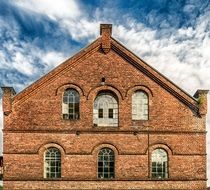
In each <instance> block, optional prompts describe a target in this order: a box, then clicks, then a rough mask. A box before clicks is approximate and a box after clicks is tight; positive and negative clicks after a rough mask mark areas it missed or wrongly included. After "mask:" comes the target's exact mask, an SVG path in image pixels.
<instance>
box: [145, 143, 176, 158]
mask: <svg viewBox="0 0 210 190" xmlns="http://www.w3.org/2000/svg"><path fill="white" fill-rule="evenodd" d="M155 149H163V150H165V151H166V152H167V154H168V156H169V155H173V151H172V149H171V148H170V147H169V146H168V145H166V144H151V145H150V146H149V153H150V154H151V153H152V151H154V150H155ZM146 153H147V154H148V149H147V151H146Z"/></svg>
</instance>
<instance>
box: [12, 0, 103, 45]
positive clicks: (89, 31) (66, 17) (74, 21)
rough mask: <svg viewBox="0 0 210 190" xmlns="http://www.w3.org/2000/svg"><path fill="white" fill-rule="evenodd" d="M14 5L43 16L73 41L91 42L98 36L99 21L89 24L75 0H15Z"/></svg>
mask: <svg viewBox="0 0 210 190" xmlns="http://www.w3.org/2000/svg"><path fill="white" fill-rule="evenodd" d="M15 4H16V5H17V6H19V7H21V8H23V9H25V10H28V11H33V12H37V13H40V14H43V15H45V16H47V17H49V18H50V19H52V20H54V21H56V22H57V23H58V24H59V25H60V27H61V28H63V29H64V30H66V31H68V32H69V34H70V35H71V36H72V38H73V39H74V40H77V41H80V40H82V39H85V38H86V39H87V38H88V40H89V41H92V40H93V39H94V38H95V37H96V36H98V34H99V29H98V26H99V23H100V22H99V21H92V22H90V21H89V20H88V18H86V16H85V13H84V12H83V11H82V10H80V8H79V4H78V1H75V0H55V1H53V3H52V1H51V0H17V1H15Z"/></svg>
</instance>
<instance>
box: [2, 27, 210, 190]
mask: <svg viewBox="0 0 210 190" xmlns="http://www.w3.org/2000/svg"><path fill="white" fill-rule="evenodd" d="M100 34H101V36H100V37H99V38H98V39H96V40H95V41H94V42H93V43H91V44H90V45H89V46H87V47H86V48H85V49H83V50H81V51H80V52H79V53H77V54H76V55H74V56H73V57H71V58H70V59H68V60H66V61H65V62H64V63H62V64H61V65H59V66H58V67H57V68H55V69H54V70H52V71H51V72H49V73H48V74H47V75H45V76H44V77H42V78H41V79H39V80H38V81H36V82H35V83H34V84H32V85H31V86H29V87H27V88H26V89H25V90H23V91H22V92H20V93H18V94H16V93H15V91H14V89H13V88H11V87H3V88H2V89H3V91H4V94H3V112H4V131H3V133H4V153H3V155H4V190H14V189H22V190H26V189H45V190H47V189H56V190H58V189H62V190H64V189H66V190H67V189H68V190H71V189H74V190H75V189H78V190H80V189H86V190H87V189H120V190H124V189H136V190H137V189H141V190H146V189H159V190H163V189H168V190H169V189H170V190H173V189H174V190H175V189H176V190H178V189H182V190H184V189H185V190H187V189H190V190H204V189H206V112H207V96H206V95H207V92H208V91H207V90H198V91H197V92H196V93H195V95H194V97H191V96H190V95H189V94H187V93H186V92H185V91H183V90H182V89H180V88H179V87H178V86H176V85H175V84H174V83H172V82H171V81H170V80H168V79H167V78H166V77H164V76H163V75H162V74H160V73H159V72H157V71H156V70H155V69H153V68H152V67H150V66H149V65H148V64H147V63H145V62H144V61H143V60H141V59H140V58H139V57H137V56H136V55H134V54H133V53H132V52H131V51H129V50H128V49H127V48H125V47H124V46H123V45H122V44H120V43H119V42H118V41H116V40H115V39H114V38H112V37H111V34H112V26H111V25H109V24H104V25H101V28H100ZM183 72H184V71H183Z"/></svg>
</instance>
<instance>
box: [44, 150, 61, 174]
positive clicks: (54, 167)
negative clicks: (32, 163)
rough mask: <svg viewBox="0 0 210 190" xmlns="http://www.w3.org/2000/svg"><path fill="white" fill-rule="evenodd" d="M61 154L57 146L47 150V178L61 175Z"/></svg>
mask: <svg viewBox="0 0 210 190" xmlns="http://www.w3.org/2000/svg"><path fill="white" fill-rule="evenodd" d="M60 166H61V154H60V151H59V150H58V149H57V148H49V149H48V150H46V152H45V178H57V177H61V167H60Z"/></svg>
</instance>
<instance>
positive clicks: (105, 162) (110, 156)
mask: <svg viewBox="0 0 210 190" xmlns="http://www.w3.org/2000/svg"><path fill="white" fill-rule="evenodd" d="M114 162H115V158H114V151H113V150H111V149H110V148H103V149H101V150H100V152H99V154H98V178H100V179H111V178H114Z"/></svg>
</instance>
